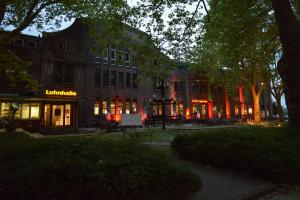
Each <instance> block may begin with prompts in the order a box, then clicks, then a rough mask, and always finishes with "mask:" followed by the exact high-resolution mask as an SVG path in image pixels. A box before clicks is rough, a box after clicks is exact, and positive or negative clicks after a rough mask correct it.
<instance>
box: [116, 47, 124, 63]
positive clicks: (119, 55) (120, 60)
mask: <svg viewBox="0 0 300 200" xmlns="http://www.w3.org/2000/svg"><path fill="white" fill-rule="evenodd" d="M117 65H123V51H122V50H121V49H120V50H119V51H118V54H117Z"/></svg>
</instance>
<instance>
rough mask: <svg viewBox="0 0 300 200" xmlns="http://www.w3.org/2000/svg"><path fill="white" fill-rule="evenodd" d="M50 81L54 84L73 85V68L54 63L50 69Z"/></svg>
mask: <svg viewBox="0 0 300 200" xmlns="http://www.w3.org/2000/svg"><path fill="white" fill-rule="evenodd" d="M52 80H53V82H54V83H68V84H70V83H73V66H72V65H70V64H66V63H62V62H55V63H54V64H53V69H52Z"/></svg>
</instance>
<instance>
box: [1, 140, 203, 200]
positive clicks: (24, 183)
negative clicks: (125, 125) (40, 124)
mask: <svg viewBox="0 0 300 200" xmlns="http://www.w3.org/2000/svg"><path fill="white" fill-rule="evenodd" d="M0 152H1V154H0V163H1V165H0V199H72V200H76V199H146V200H147V199H185V198H187V196H189V195H191V194H192V193H194V192H196V191H198V190H199V189H200V186H201V182H200V180H199V177H198V176H197V175H196V174H195V173H193V172H192V171H190V169H189V168H188V167H187V166H186V165H183V164H181V163H179V162H178V161H176V159H175V158H173V157H170V155H169V154H167V153H165V152H163V151H160V150H155V149H153V148H151V147H149V146H145V145H142V144H138V143H136V142H134V141H131V140H109V139H99V138H98V139H97V138H83V137H75V138H71V137H66V138H51V139H50V138H49V139H39V140H36V139H31V138H28V137H26V136H25V135H15V134H10V135H9V134H0Z"/></svg>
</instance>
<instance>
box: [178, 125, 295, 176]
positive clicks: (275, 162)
mask: <svg viewBox="0 0 300 200" xmlns="http://www.w3.org/2000/svg"><path fill="white" fill-rule="evenodd" d="M172 148H173V149H174V150H175V151H176V152H177V153H178V155H179V156H180V157H181V158H183V159H187V160H193V161H197V162H201V163H204V164H211V165H215V166H221V167H227V168H232V169H237V170H242V171H246V172H249V173H252V174H257V175H259V176H262V177H267V178H271V179H273V180H275V181H283V180H285V181H299V180H300V177H299V175H300V135H299V134H293V133H290V132H288V131H287V130H286V129H284V128H262V127H260V128H259V127H255V128H254V127H249V128H235V129H214V130H208V131H203V132H198V133H193V134H186V135H179V136H177V137H176V138H175V139H174V140H173V142H172Z"/></svg>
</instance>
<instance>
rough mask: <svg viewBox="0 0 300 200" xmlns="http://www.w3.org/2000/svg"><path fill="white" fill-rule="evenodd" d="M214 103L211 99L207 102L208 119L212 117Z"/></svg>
mask: <svg viewBox="0 0 300 200" xmlns="http://www.w3.org/2000/svg"><path fill="white" fill-rule="evenodd" d="M212 105H213V103H212V102H211V101H210V102H208V104H207V107H208V108H207V110H208V112H207V114H208V119H211V118H212V107H213V106H212Z"/></svg>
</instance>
